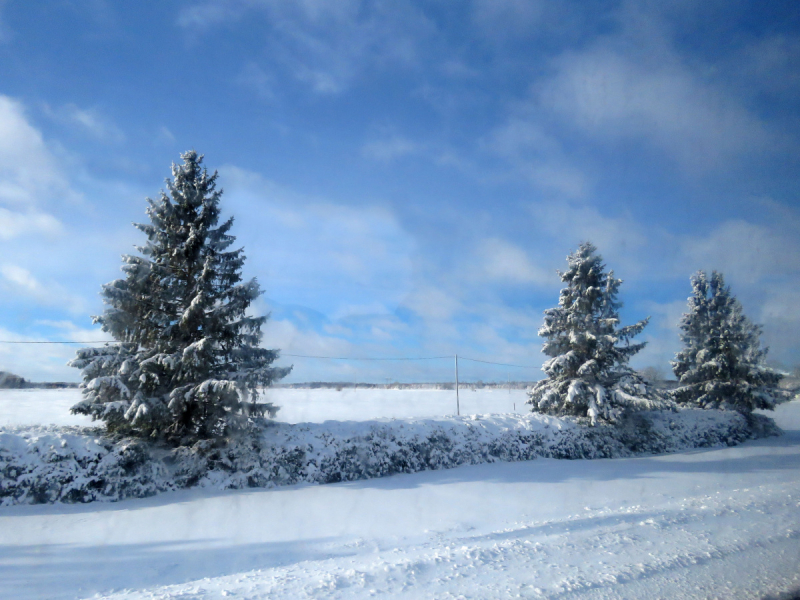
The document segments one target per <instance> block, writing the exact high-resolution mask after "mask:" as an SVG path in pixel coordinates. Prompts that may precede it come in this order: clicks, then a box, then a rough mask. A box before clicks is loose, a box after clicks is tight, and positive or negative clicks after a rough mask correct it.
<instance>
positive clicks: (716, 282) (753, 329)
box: [672, 271, 790, 414]
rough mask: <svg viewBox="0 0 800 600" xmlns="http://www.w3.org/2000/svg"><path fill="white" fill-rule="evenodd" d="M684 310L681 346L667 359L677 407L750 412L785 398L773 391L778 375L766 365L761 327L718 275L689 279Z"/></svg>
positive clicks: (765, 407)
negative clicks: (675, 386)
mask: <svg viewBox="0 0 800 600" xmlns="http://www.w3.org/2000/svg"><path fill="white" fill-rule="evenodd" d="M691 281H692V295H691V296H690V297H689V312H687V313H686V314H684V315H683V319H682V320H681V325H680V327H681V332H682V333H681V340H682V341H683V343H684V345H685V347H684V348H683V349H682V350H681V351H680V352H678V353H677V354H676V356H675V360H674V361H672V367H673V370H674V371H675V376H676V377H678V379H679V381H680V384H681V387H679V388H678V389H676V390H675V391H674V392H673V395H674V397H675V399H676V400H677V401H678V402H681V403H689V404H695V405H697V406H701V407H703V408H725V409H730V410H737V411H739V412H742V413H745V414H747V413H750V412H752V411H753V410H755V409H772V408H774V406H775V404H776V403H778V402H781V401H785V400H788V399H789V396H790V394H789V393H788V392H787V391H785V390H781V389H779V388H778V383H779V382H780V379H781V375H780V374H779V373H776V372H775V371H773V370H772V369H770V368H769V367H767V366H766V364H765V357H766V354H767V349H766V348H763V349H762V348H761V342H760V336H761V327H760V326H759V325H755V324H754V323H752V322H751V321H750V319H748V318H747V317H746V316H745V315H744V313H743V312H742V305H741V304H740V303H739V301H738V300H737V299H736V297H735V296H734V295H733V294H731V289H730V287H728V286H726V285H725V281H724V279H723V277H722V273H718V272H716V271H713V272H712V273H711V278H710V279H709V278H708V277H707V275H706V274H705V273H704V272H702V271H698V272H697V273H696V274H695V275H693V276H692V279H691Z"/></svg>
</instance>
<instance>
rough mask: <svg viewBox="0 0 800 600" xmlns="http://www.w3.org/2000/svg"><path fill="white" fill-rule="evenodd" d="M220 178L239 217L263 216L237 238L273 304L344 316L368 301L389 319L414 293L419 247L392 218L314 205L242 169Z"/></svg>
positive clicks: (240, 226) (376, 210)
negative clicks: (285, 302)
mask: <svg viewBox="0 0 800 600" xmlns="http://www.w3.org/2000/svg"><path fill="white" fill-rule="evenodd" d="M220 173H221V177H222V178H223V180H224V182H225V189H226V202H227V205H228V206H229V207H230V208H231V210H232V212H233V213H234V214H240V215H241V214H258V215H259V219H258V220H257V222H256V221H255V220H249V221H246V220H242V221H237V231H238V233H237V236H238V239H239V241H240V242H243V241H244V242H245V244H246V246H247V254H248V257H249V260H248V266H249V267H250V268H253V269H257V270H258V271H259V272H261V273H265V274H267V277H266V279H265V280H264V281H263V282H262V283H263V284H264V285H265V286H266V287H267V289H268V290H270V296H271V297H275V298H276V299H289V298H292V300H291V302H293V303H300V304H304V305H305V306H310V307H315V308H316V309H317V310H320V308H319V307H318V304H320V303H321V304H323V305H324V307H325V310H324V312H326V313H328V314H336V313H337V312H338V311H339V310H341V309H343V308H344V307H352V306H357V305H364V304H365V298H369V301H368V302H366V304H368V305H370V306H374V305H375V304H376V303H377V304H380V305H382V306H384V307H386V308H385V309H384V310H383V311H381V312H386V311H387V310H391V308H393V307H396V306H397V304H398V302H400V300H401V299H402V298H403V297H405V295H406V294H407V293H408V290H409V289H410V287H411V278H412V272H413V254H414V252H415V243H414V240H413V239H412V238H411V236H410V235H409V234H408V233H407V232H406V231H405V230H404V229H403V227H402V226H401V224H400V223H399V221H398V220H397V218H396V216H395V215H394V214H393V213H392V212H391V211H390V210H388V209H386V208H382V207H380V206H375V205H371V206H347V205H344V204H335V203H332V202H330V201H326V200H321V199H317V198H309V197H306V196H302V195H299V194H296V193H293V192H291V191H289V190H286V189H285V188H282V187H280V186H278V185H276V184H274V183H272V182H270V181H267V180H265V179H264V178H262V177H260V176H259V175H257V174H255V173H251V172H247V171H244V170H241V169H237V168H235V167H223V168H222V169H220ZM245 240H246V241H245ZM321 290H328V292H326V293H321ZM276 294H277V295H278V296H276Z"/></svg>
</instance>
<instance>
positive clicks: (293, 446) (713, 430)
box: [0, 408, 778, 505]
mask: <svg viewBox="0 0 800 600" xmlns="http://www.w3.org/2000/svg"><path fill="white" fill-rule="evenodd" d="M777 432H778V429H777V427H775V425H774V423H773V422H772V421H771V420H770V419H767V418H766V417H763V416H761V415H750V416H749V417H748V416H744V415H741V414H739V413H737V412H731V411H714V410H702V409H698V408H686V409H682V410H679V411H677V412H647V411H645V412H637V413H632V414H628V415H627V416H626V417H625V418H624V419H621V420H620V421H618V422H617V423H616V424H613V425H612V424H608V423H600V424H598V425H597V426H596V427H584V426H581V425H580V424H579V423H578V422H577V419H575V418H574V417H566V418H556V417H551V416H547V415H540V414H528V415H485V416H482V417H451V418H441V419H408V420H391V421H366V422H360V423H354V422H345V423H336V422H330V421H329V422H326V423H322V424H301V425H288V424H285V423H272V424H269V425H267V426H266V427H264V428H263V429H262V430H261V432H260V435H255V436H254V435H242V436H239V437H235V436H234V437H229V438H227V439H213V440H199V441H197V442H195V443H194V444H192V445H190V446H189V445H186V446H181V447H177V448H175V447H170V446H163V445H162V446H159V445H156V444H151V443H146V442H143V441H141V440H138V439H131V438H128V439H121V440H118V441H117V442H116V443H113V442H112V441H110V440H109V439H107V438H103V437H101V436H100V432H99V431H97V430H94V431H93V430H83V431H81V430H80V429H78V428H57V427H49V428H32V429H13V430H7V431H5V432H0V504H3V505H11V504H35V503H43V502H91V501H94V500H105V501H114V500H121V499H123V498H134V497H144V496H150V495H152V494H155V493H157V492H161V491H168V490H177V489H184V488H192V487H207V488H215V489H242V488H263V487H273V486H280V485H290V484H295V483H302V482H306V483H335V482H340V481H355V480H359V479H370V478H375V477H384V476H387V475H393V474H397V473H415V472H419V471H427V470H438V469H449V468H452V467H457V466H459V465H472V464H480V463H487V462H496V461H521V460H531V459H535V458H537V457H544V458H562V459H580V458H613V457H622V456H632V455H634V454H642V453H646V454H650V453H664V452H677V451H681V450H686V449H691V448H701V447H710V446H726V445H733V444H737V443H740V442H742V441H744V440H747V439H750V438H753V437H758V436H764V435H773V434H776V433H777Z"/></svg>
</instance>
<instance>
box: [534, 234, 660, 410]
mask: <svg viewBox="0 0 800 600" xmlns="http://www.w3.org/2000/svg"><path fill="white" fill-rule="evenodd" d="M567 262H568V264H569V268H568V269H567V270H566V271H565V272H563V273H562V272H559V275H560V276H561V281H563V282H564V283H566V284H567V287H565V288H563V289H562V290H561V295H560V298H559V302H558V307H557V308H550V309H547V310H546V311H544V315H545V316H544V325H543V326H542V327H541V329H540V330H539V335H540V336H541V337H543V338H545V342H544V345H543V347H542V351H543V352H544V354H545V355H547V356H550V357H551V358H550V359H549V360H548V361H546V362H545V363H544V366H543V367H542V370H543V371H544V372H545V373H546V374H547V378H546V379H543V380H542V381H540V382H539V383H537V384H536V385H535V386H534V387H533V388H532V389H531V390H530V391H529V392H528V396H529V399H528V404H531V405H532V410H533V411H534V412H542V413H546V414H551V415H558V416H561V415H574V416H579V417H589V418H590V419H591V422H592V423H593V424H594V423H595V422H596V421H597V420H598V419H600V420H603V421H608V422H615V421H617V420H618V419H619V418H620V417H621V416H622V414H623V413H625V412H626V411H628V410H634V409H657V408H662V407H664V406H666V405H667V404H668V403H667V402H665V401H664V400H663V399H661V398H660V397H659V395H658V392H657V391H656V390H655V389H654V388H652V387H651V386H649V385H648V384H647V382H646V381H645V380H644V379H643V378H642V377H641V376H640V375H639V374H638V373H636V372H635V371H634V370H633V369H631V368H630V367H629V366H628V360H629V359H630V357H631V356H633V355H634V354H636V353H637V352H639V350H641V349H642V348H643V347H644V345H645V343H644V342H642V343H637V344H633V343H631V339H632V338H633V337H634V336H635V335H637V334H638V333H640V332H641V331H642V330H643V329H644V327H645V326H646V325H647V322H648V319H649V318H648V319H644V320H642V321H639V322H638V323H635V324H633V325H628V326H626V327H620V326H619V309H620V307H621V306H622V303H621V302H619V301H618V300H617V293H618V291H619V286H620V284H621V283H622V280H621V279H616V278H615V277H614V272H613V271H611V272H609V273H606V271H605V265H604V264H603V260H602V258H601V257H600V255H598V254H597V249H596V248H595V247H594V245H592V244H591V243H588V242H587V243H583V244H581V245H580V247H579V248H578V250H577V251H576V252H574V253H572V254H570V255H569V256H568V257H567Z"/></svg>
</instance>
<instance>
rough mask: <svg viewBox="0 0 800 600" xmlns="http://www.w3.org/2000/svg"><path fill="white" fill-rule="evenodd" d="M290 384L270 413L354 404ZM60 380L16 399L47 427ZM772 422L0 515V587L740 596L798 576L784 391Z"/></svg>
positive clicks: (797, 494) (797, 466)
mask: <svg viewBox="0 0 800 600" xmlns="http://www.w3.org/2000/svg"><path fill="white" fill-rule="evenodd" d="M298 392H299V393H301V394H302V393H308V394H309V398H312V397H314V395H315V394H319V396H316V398H317V399H319V402H318V403H316V402H315V403H314V404H315V406H307V407H305V408H301V407H300V406H296V407H293V408H292V410H295V411H297V412H296V413H295V414H294V415H292V414H291V413H289V411H285V412H284V413H283V415H282V416H283V417H284V418H285V419H286V420H289V421H294V420H311V419H309V418H307V417H302V416H300V415H303V414H309V415H310V413H313V412H316V411H322V410H325V411H327V412H326V413H325V416H324V418H334V417H335V418H339V419H348V418H355V417H357V416H358V415H354V414H352V413H350V412H348V410H349V408H348V407H350V406H355V405H357V404H358V403H356V402H349V403H346V404H345V403H343V401H344V399H345V398H347V396H346V394H348V393H350V394H353V395H354V396H355V397H354V398H351V400H355V399H356V398H357V394H358V392H352V391H350V392H348V391H346V390H345V391H342V392H336V391H335V390H330V391H328V390H315V391H314V392H309V391H306V390H279V391H276V394H283V393H287V394H288V393H295V394H297V393H298ZM20 393H22V392H20ZM48 393H49V392H48ZM58 393H61V394H63V395H68V394H70V393H74V392H55V393H54V394H53V396H51V397H50V400H49V401H48V403H47V404H45V402H44V401H43V400H30V403H31V404H35V403H36V402H41V403H42V404H43V406H47V405H49V406H50V407H51V408H50V410H44V409H43V410H42V411H41V412H40V413H39V414H41V415H42V417H41V418H42V419H44V420H40V421H39V422H40V423H42V422H44V423H54V422H61V421H58V419H60V418H63V417H61V416H59V415H58V414H57V413H58V411H57V410H56V408H55V406H56V404H57V402H56V398H57V396H56V394H58ZM415 393H419V392H414V391H377V392H362V394H363V395H365V396H367V397H366V398H365V397H362V398H361V404H362V407H363V406H372V407H373V408H374V410H384V409H385V408H386V407H388V406H399V405H403V406H409V405H413V404H414V403H415V402H416V400H415V398H414V396H413V394H415ZM422 393H423V394H441V395H442V401H443V402H444V398H445V397H447V398H449V399H454V398H452V397H453V396H454V392H449V393H448V392H433V391H431V392H422ZM39 394H41V392H39ZM369 394H374V395H375V396H377V398H378V399H377V400H374V401H373V400H370V399H369V398H368V395H369ZM393 394H397V396H393ZM469 394H475V395H476V399H477V398H478V397H479V396H478V395H485V397H486V402H489V403H490V404H491V403H493V402H495V403H497V404H498V405H499V404H500V403H501V401H504V402H507V400H508V396H509V394H508V392H507V391H484V392H463V393H462V394H461V397H462V399H464V398H465V397H466V398H469ZM514 394H515V392H514V391H513V390H512V394H511V396H512V397H513V396H514ZM500 396H503V398H502V399H501V398H500ZM517 396H518V397H521V398H522V399H524V395H521V394H520V393H519V392H517ZM493 397H494V399H493ZM31 398H40V396H37V395H36V394H33V395H32V396H31ZM295 398H297V396H295ZM323 398H324V399H325V400H326V401H323V400H322V399H323ZM337 398H341V399H342V402H337V400H336V399H337ZM394 398H396V399H397V400H394ZM432 398H437V396H432ZM73 399H74V397H73ZM71 401H72V400H70V401H64V402H63V406H69V403H70V402H71ZM275 401H276V402H277V403H279V404H280V403H281V400H280V399H278V398H276V399H275ZM2 402H3V401H2V400H0V415H5V414H6V413H5V412H3V411H5V408H6V406H7V405H6V404H2ZM512 402H513V400H512ZM297 404H300V403H299V402H298V403H297ZM433 404H434V403H433V402H430V401H429V402H425V401H422V400H420V401H419V403H418V405H419V406H423V407H425V409H426V410H431V411H433V410H445V412H425V413H422V414H418V415H415V416H434V415H437V414H438V415H441V414H448V413H452V409H450V410H446V409H444V408H441V409H440V408H437V407H434V406H433ZM463 406H464V405H463V404H462V407H463ZM285 408H288V407H286V406H285ZM517 409H518V410H520V406H519V404H518V405H517ZM501 410H502V409H501ZM303 411H308V413H304V412H303ZM337 411H338V412H337ZM462 412H470V411H469V409H465V410H462ZM486 412H498V410H497V409H490V410H487V411H486ZM287 414H288V416H287ZM317 416H318V417H320V416H319V415H317ZM368 416H371V417H384V416H408V415H407V414H403V413H401V414H387V413H383V412H378V413H369V414H368ZM775 417H776V420H777V421H778V423H779V425H781V426H782V427H783V428H784V429H785V430H786V434H785V435H784V436H782V437H779V438H767V439H763V440H758V441H754V442H748V443H746V444H744V445H742V446H738V447H734V448H722V449H710V450H701V451H694V452H689V453H683V454H672V455H666V456H656V457H638V458H625V459H613V460H591V461H589V460H576V461H565V460H552V459H538V460H534V461H530V462H522V463H494V464H485V465H476V466H468V467H459V468H456V469H451V470H446V471H429V472H423V473H416V474H410V475H397V476H393V477H387V478H382V479H373V480H367V481H357V482H349V483H342V484H332V485H323V486H308V485H301V486H290V487H283V488H276V489H273V490H259V491H226V492H211V491H207V490H192V491H185V492H174V493H167V494H162V495H159V496H156V497H154V498H150V499H145V500H127V501H123V502H119V503H113V504H105V503H103V504H97V503H93V504H89V505H39V506H16V507H8V508H3V509H0V597H2V598H6V597H8V598H76V597H79V598H81V597H111V598H126V599H127V598H130V599H133V598H136V599H139V598H142V599H143V598H183V599H189V598H192V599H195V598H196V599H200V598H220V597H227V596H230V597H235V598H366V597H372V596H381V595H384V596H390V597H391V596H393V597H402V598H432V597H436V598H459V597H463V598H507V597H523V598H527V597H530V598H538V597H545V598H552V597H557V598H573V597H580V598H615V597H616V598H648V599H649V598H698V597H699V598H707V597H718V598H758V597H761V596H764V595H766V594H771V593H778V592H782V591H785V590H787V589H792V588H797V587H800V403H798V402H793V403H790V404H787V405H783V406H781V407H780V408H779V409H778V410H777V411H776V413H775ZM15 418H16V417H15ZM361 418H364V417H363V416H362V417H361ZM4 419H5V420H4ZM314 420H324V419H322V418H321V417H320V418H318V419H314ZM4 423H7V424H12V423H13V424H23V422H21V421H12V420H11V418H10V417H6V416H3V417H2V418H0V425H2V424H4Z"/></svg>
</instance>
